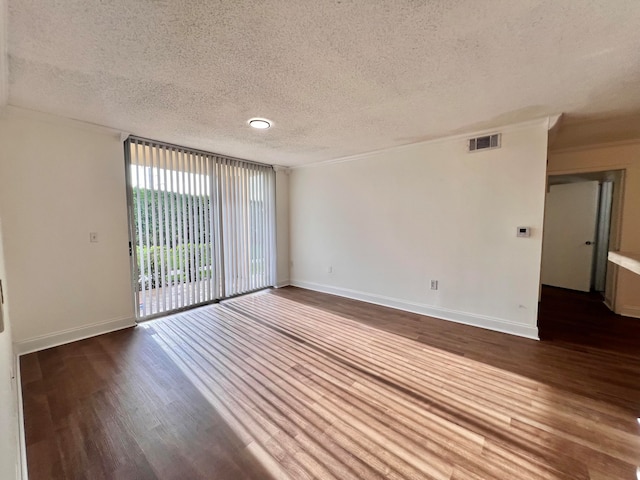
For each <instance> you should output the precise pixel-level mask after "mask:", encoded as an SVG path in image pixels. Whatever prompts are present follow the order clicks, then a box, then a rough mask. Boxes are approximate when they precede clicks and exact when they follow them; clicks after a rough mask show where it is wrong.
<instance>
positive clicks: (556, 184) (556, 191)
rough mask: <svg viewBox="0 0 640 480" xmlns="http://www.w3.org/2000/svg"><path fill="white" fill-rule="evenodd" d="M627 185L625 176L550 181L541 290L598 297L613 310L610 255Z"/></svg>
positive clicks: (614, 173)
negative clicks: (548, 288)
mask: <svg viewBox="0 0 640 480" xmlns="http://www.w3.org/2000/svg"><path fill="white" fill-rule="evenodd" d="M623 181H624V171H623V170H611V171H602V172H590V173H583V174H571V175H557V176H550V177H549V178H548V188H547V198H546V205H545V220H544V236H543V248H542V269H541V283H542V285H546V286H551V287H559V288H563V289H568V290H573V291H580V292H592V293H595V292H597V293H599V294H600V295H601V296H602V298H603V300H604V301H605V303H606V304H607V306H609V307H610V308H611V307H612V306H613V304H614V299H615V287H616V285H615V275H614V271H613V270H614V269H612V268H609V266H610V264H609V263H608V261H607V255H608V252H609V250H617V249H618V244H619V238H620V232H619V230H620V213H621V205H622V191H623Z"/></svg>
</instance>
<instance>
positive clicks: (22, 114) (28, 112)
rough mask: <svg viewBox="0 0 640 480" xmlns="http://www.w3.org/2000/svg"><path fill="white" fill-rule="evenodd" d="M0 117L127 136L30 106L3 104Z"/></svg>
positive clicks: (94, 124)
mask: <svg viewBox="0 0 640 480" xmlns="http://www.w3.org/2000/svg"><path fill="white" fill-rule="evenodd" d="M0 1H2V0H0ZM0 117H6V118H23V119H28V120H35V121H39V122H45V123H53V124H56V125H67V126H71V127H75V128H79V129H83V130H90V131H93V132H98V133H105V134H107V135H114V136H116V137H118V138H121V137H122V136H124V138H125V139H126V138H127V137H128V136H129V132H125V131H123V130H119V129H117V128H113V127H108V126H106V125H101V124H98V123H90V122H85V121H84V120H76V119H74V118H69V117H64V116H62V115H56V114H53V113H46V112H41V111H39V110H32V109H30V108H24V107H17V106H15V105H7V106H5V107H4V108H3V109H2V110H0Z"/></svg>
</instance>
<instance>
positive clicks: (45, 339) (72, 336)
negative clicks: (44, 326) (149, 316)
mask: <svg viewBox="0 0 640 480" xmlns="http://www.w3.org/2000/svg"><path fill="white" fill-rule="evenodd" d="M135 326H136V321H135V319H134V318H133V317H120V318H112V319H110V320H107V321H105V322H98V323H93V324H90V325H82V326H80V327H76V328H69V329H66V330H61V331H59V332H53V333H48V334H46V335H39V336H37V337H32V338H28V339H26V340H22V341H19V342H16V343H15V350H16V354H17V355H18V356H20V355H26V354H28V353H33V352H39V351H40V350H46V349H47V348H52V347H57V346H59V345H64V344H66V343H71V342H77V341H78V340H84V339H85V338H90V337H95V336H98V335H102V334H105V333H109V332H114V331H116V330H122V329H124V328H130V327H135Z"/></svg>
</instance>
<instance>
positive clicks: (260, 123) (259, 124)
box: [249, 118, 271, 130]
mask: <svg viewBox="0 0 640 480" xmlns="http://www.w3.org/2000/svg"><path fill="white" fill-rule="evenodd" d="M249 125H250V126H252V127H253V128H257V129H258V130H266V129H267V128H269V127H270V126H271V122H270V121H269V120H267V119H266V118H252V119H251V120H249Z"/></svg>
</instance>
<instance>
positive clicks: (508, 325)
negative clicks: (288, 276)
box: [291, 280, 539, 340]
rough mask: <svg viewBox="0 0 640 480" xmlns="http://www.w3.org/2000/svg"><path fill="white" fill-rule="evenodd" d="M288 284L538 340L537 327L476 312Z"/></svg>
mask: <svg viewBox="0 0 640 480" xmlns="http://www.w3.org/2000/svg"><path fill="white" fill-rule="evenodd" d="M291 285H293V286H294V287H300V288H306V289H307V290H314V291H317V292H322V293H329V294H332V295H338V296H340V297H346V298H351V299H354V300H360V301H362V302H367V303H373V304H375V305H382V306H383V307H391V308H395V309H398V310H404V311H407V312H411V313H417V314H420V315H426V316H429V317H435V318H439V319H442V320H449V321H452V322H456V323H462V324H464V325H471V326H473V327H480V328H485V329H487V330H494V331H496V332H501V333H509V334H511V335H517V336H519V337H525V338H530V339H533V340H538V339H539V338H538V327H531V326H528V325H522V324H519V323H514V322H510V321H508V320H504V319H501V318H496V317H489V316H486V315H478V314H475V313H467V312H460V311H457V310H450V309H446V308H441V307H434V306H431V305H425V304H422V303H415V302H409V301H407V300H401V299H398V298H393V297H386V296H383V295H376V294H372V293H366V292H360V291H357V290H351V289H348V288H340V287H333V286H330V285H322V284H318V283H312V282H305V281H302V280H291Z"/></svg>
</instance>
